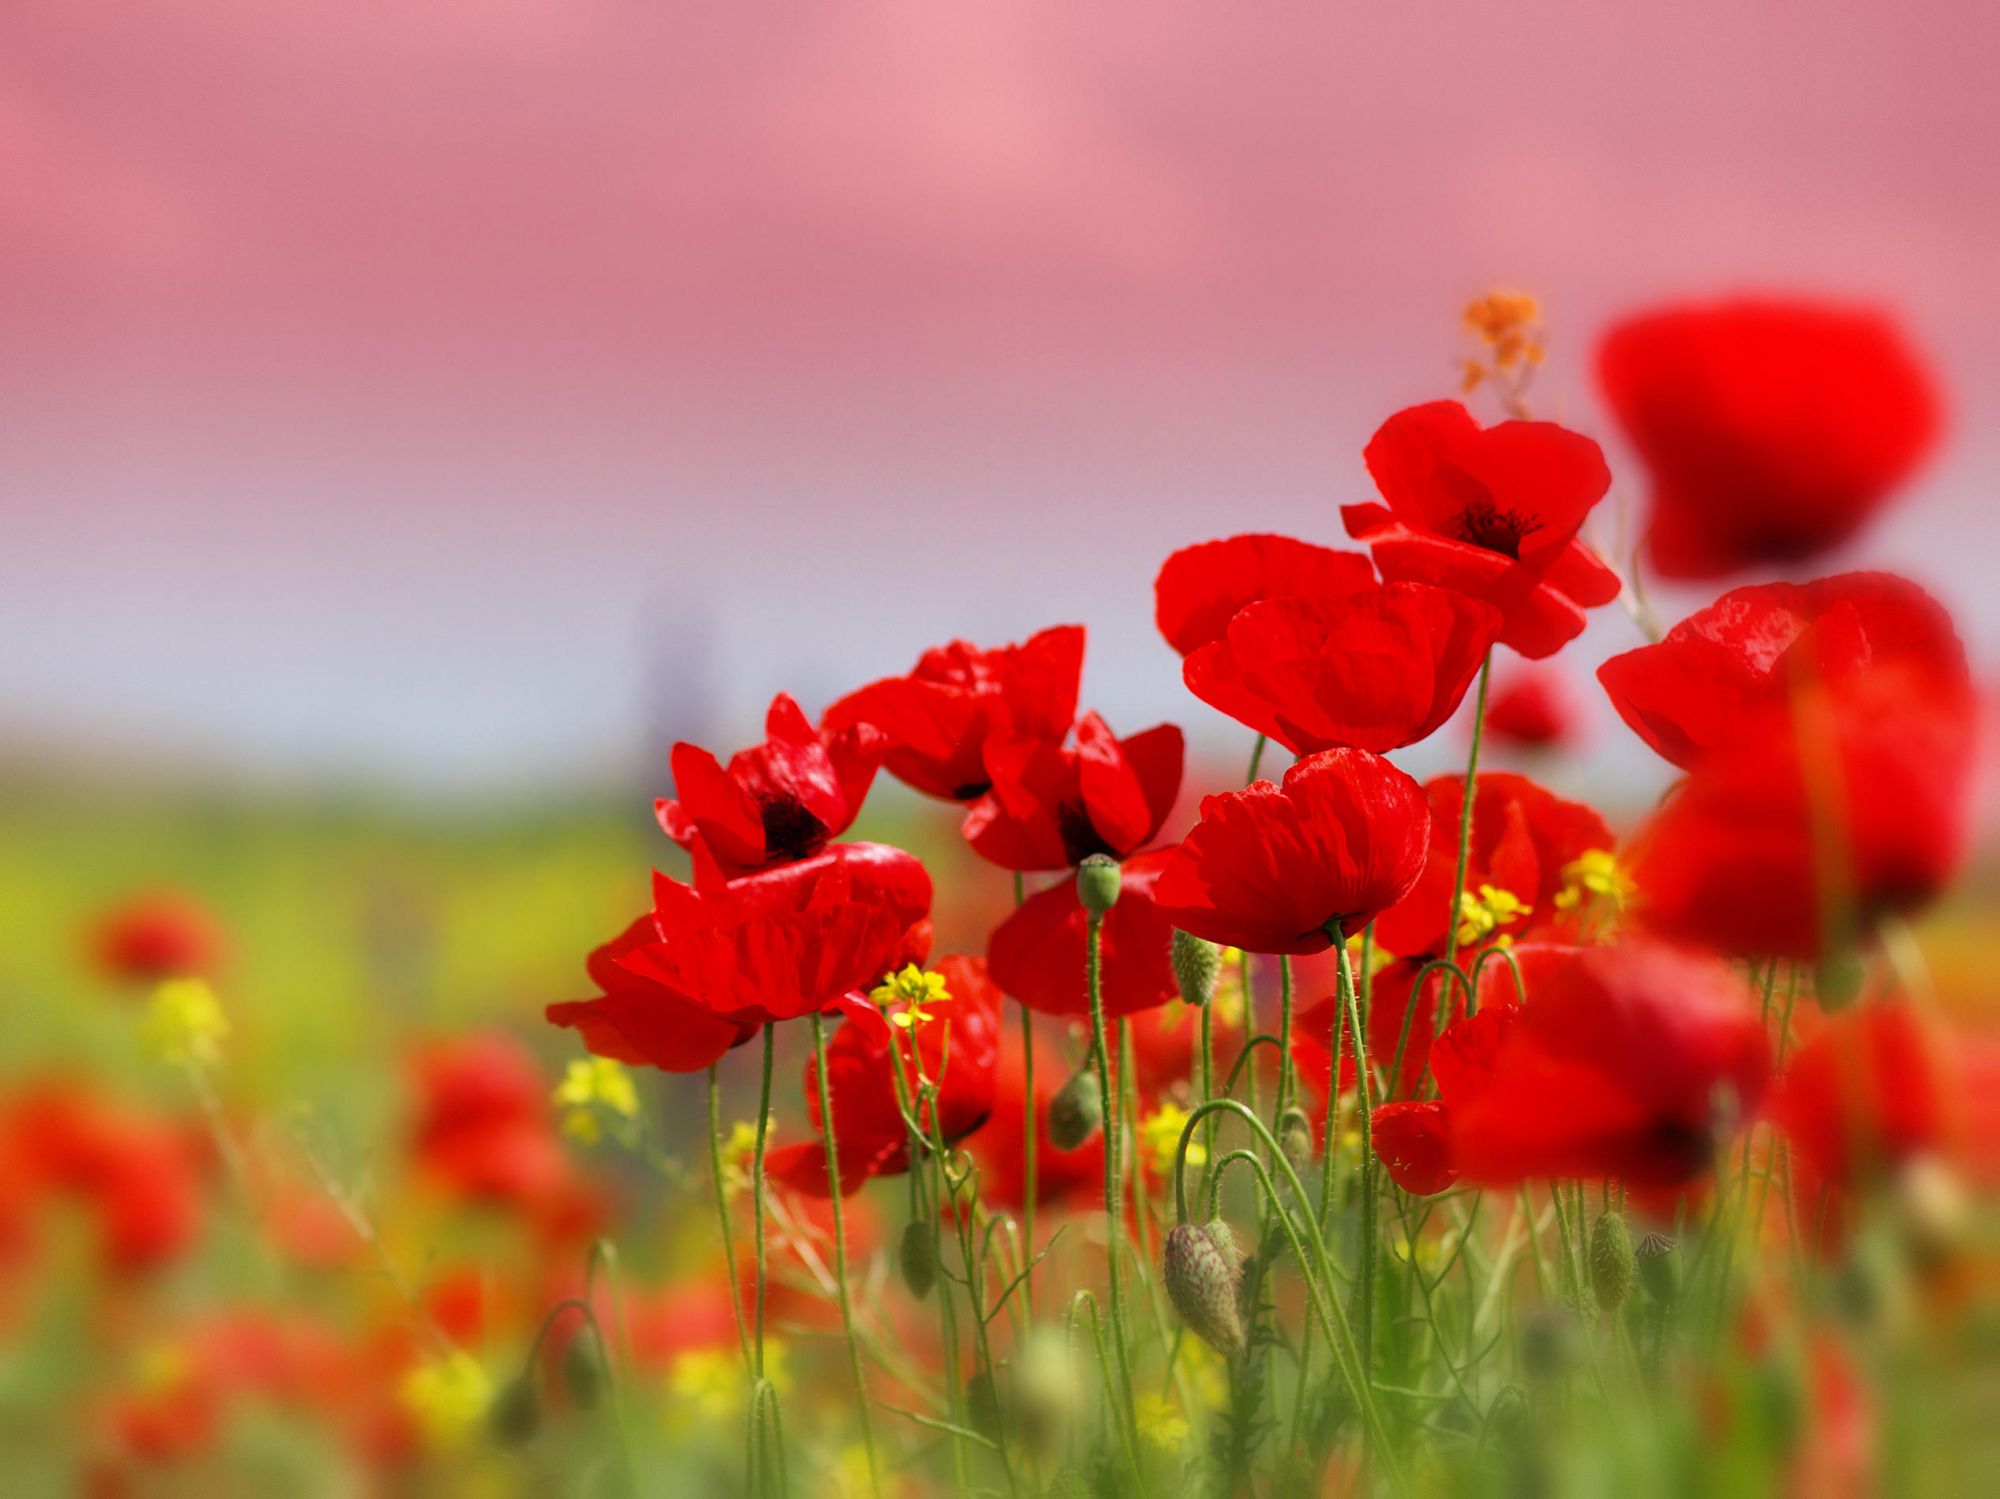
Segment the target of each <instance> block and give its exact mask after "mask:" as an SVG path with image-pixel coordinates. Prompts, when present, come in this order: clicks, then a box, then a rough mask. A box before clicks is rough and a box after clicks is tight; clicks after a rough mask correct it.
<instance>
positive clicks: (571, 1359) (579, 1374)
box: [562, 1332, 604, 1411]
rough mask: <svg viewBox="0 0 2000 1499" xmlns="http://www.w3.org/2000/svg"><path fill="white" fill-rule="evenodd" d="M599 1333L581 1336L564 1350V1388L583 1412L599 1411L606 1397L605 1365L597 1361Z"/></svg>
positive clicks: (588, 1333)
mask: <svg viewBox="0 0 2000 1499" xmlns="http://www.w3.org/2000/svg"><path fill="white" fill-rule="evenodd" d="M598 1349H599V1344H598V1342H597V1334H595V1333H592V1332H583V1333H578V1334H577V1335H576V1336H575V1337H574V1338H572V1339H570V1344H569V1347H568V1348H566V1349H564V1350H563V1361H562V1378H563V1388H564V1389H565V1390H567V1391H569V1398H570V1400H571V1401H572V1402H574V1404H575V1405H576V1408H577V1409H578V1410H580V1411H588V1410H596V1409H597V1402H598V1401H599V1400H600V1399H601V1398H602V1397H603V1394H604V1366H603V1365H602V1364H601V1363H600V1362H599V1361H598Z"/></svg>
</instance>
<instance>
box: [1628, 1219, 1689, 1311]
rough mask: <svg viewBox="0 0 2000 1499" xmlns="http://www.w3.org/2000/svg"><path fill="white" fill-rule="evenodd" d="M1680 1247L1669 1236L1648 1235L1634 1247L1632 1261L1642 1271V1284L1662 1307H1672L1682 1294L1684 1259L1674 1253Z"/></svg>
mask: <svg viewBox="0 0 2000 1499" xmlns="http://www.w3.org/2000/svg"><path fill="white" fill-rule="evenodd" d="M1679 1247H1680V1245H1679V1244H1678V1242H1677V1241H1675V1240H1674V1239H1673V1238H1672V1237H1670V1236H1669V1235H1667V1234H1647V1235H1646V1236H1645V1237H1644V1238H1642V1239H1641V1240H1640V1241H1639V1242H1638V1244H1636V1245H1635V1246H1634V1247H1633V1250H1632V1258H1633V1260H1634V1262H1635V1263H1636V1265H1637V1266H1638V1271H1639V1284H1640V1285H1642V1286H1644V1287H1645V1288H1646V1294H1647V1295H1648V1296H1650V1297H1652V1298H1653V1300H1654V1301H1656V1302H1658V1303H1659V1304H1660V1305H1661V1306H1671V1305H1672V1304H1673V1300H1674V1297H1675V1296H1676V1295H1678V1294H1679V1293H1680V1286H1681V1267H1680V1259H1679V1257H1678V1256H1677V1255H1676V1254H1675V1253H1674V1251H1675V1250H1676V1249H1678V1248H1679Z"/></svg>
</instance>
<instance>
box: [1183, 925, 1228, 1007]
mask: <svg viewBox="0 0 2000 1499" xmlns="http://www.w3.org/2000/svg"><path fill="white" fill-rule="evenodd" d="M1173 964H1174V982H1175V983H1176V984H1178V985H1179V986H1180V991H1181V998H1182V999H1183V1000H1185V1001H1186V1002H1187V1003H1188V1004H1191V1005H1205V1004H1207V1003H1208V1002H1209V1001H1210V1000H1211V999H1213V998H1215V981H1216V979H1217V978H1219V977H1220V976H1221V974H1222V949H1221V948H1220V947H1218V946H1216V945H1215V943H1213V942H1210V941H1209V940H1208V939H1207V938H1206V937H1197V936H1195V935H1194V934H1193V933H1191V932H1183V931H1181V930H1180V929H1178V928H1176V929H1175V931H1174V947H1173Z"/></svg>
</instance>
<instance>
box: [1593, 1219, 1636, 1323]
mask: <svg viewBox="0 0 2000 1499" xmlns="http://www.w3.org/2000/svg"><path fill="white" fill-rule="evenodd" d="M1637 1270H1638V1262H1637V1260H1636V1259H1635V1258H1634V1256H1633V1252H1632V1235H1631V1234H1630V1233H1629V1232H1628V1231H1627V1230H1626V1227H1625V1217H1624V1215H1623V1214H1622V1213H1599V1214H1598V1215H1597V1222H1596V1223H1595V1224H1594V1225H1592V1227H1591V1230H1590V1289H1591V1291H1592V1292H1593V1293H1594V1294H1595V1295H1596V1297H1597V1304H1598V1306H1599V1307H1601V1308H1603V1310H1605V1311H1607V1312H1615V1311H1617V1310H1618V1308H1619V1307H1621V1306H1623V1305H1624V1304H1625V1297H1626V1295H1627V1293H1628V1292H1630V1291H1631V1289H1632V1277H1633V1276H1634V1274H1636V1273H1637Z"/></svg>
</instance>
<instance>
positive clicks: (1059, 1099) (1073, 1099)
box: [1049, 1067, 1104, 1150]
mask: <svg viewBox="0 0 2000 1499" xmlns="http://www.w3.org/2000/svg"><path fill="white" fill-rule="evenodd" d="M1103 1123H1104V1089H1103V1086H1102V1085H1101V1084H1099V1082H1098V1081H1097V1073H1096V1072H1095V1071H1093V1070H1092V1069H1091V1068H1089V1067H1084V1068H1082V1069H1081V1070H1079V1071H1078V1072H1077V1073H1076V1075H1075V1076H1073V1077H1072V1078H1071V1079H1070V1080H1069V1081H1068V1082H1066V1083H1064V1084H1063V1085H1062V1086H1061V1087H1060V1088H1058V1089H1057V1090H1056V1095H1055V1097H1053V1098H1051V1099H1050V1100H1049V1143H1050V1144H1051V1145H1053V1146H1055V1148H1056V1149H1057V1150H1079V1149H1081V1148H1082V1147H1083V1145H1084V1143H1085V1142H1086V1141H1088V1140H1089V1139H1090V1137H1091V1136H1092V1135H1094V1134H1096V1133H1097V1130H1098V1126H1100V1125H1101V1124H1103Z"/></svg>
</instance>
